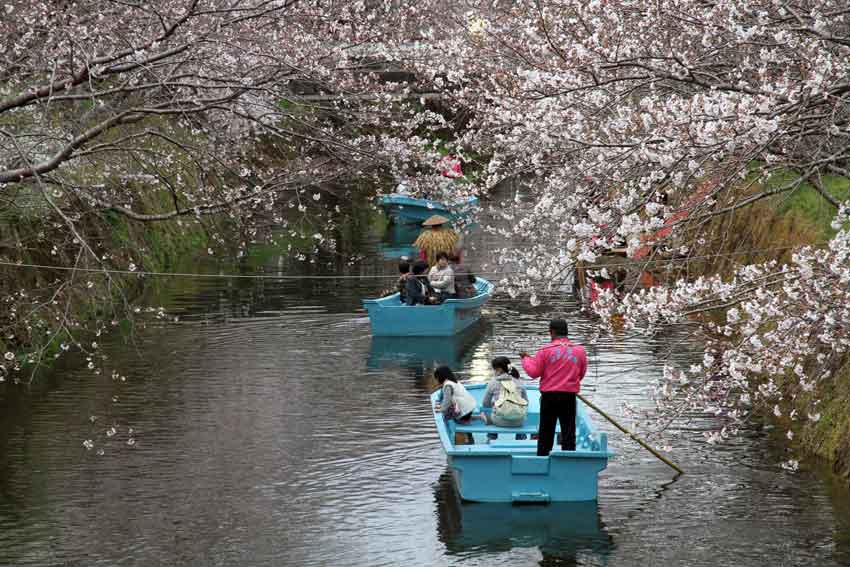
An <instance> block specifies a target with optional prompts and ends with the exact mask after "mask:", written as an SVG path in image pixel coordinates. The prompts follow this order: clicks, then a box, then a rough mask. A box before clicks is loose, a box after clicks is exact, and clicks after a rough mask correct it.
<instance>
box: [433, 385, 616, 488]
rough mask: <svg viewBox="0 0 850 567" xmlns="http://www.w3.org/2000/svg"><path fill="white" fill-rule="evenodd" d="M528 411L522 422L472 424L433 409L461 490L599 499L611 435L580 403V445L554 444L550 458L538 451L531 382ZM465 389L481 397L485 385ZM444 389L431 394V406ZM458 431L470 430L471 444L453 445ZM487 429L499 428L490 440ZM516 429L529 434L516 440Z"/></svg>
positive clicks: (535, 403) (536, 412) (535, 390)
mask: <svg viewBox="0 0 850 567" xmlns="http://www.w3.org/2000/svg"><path fill="white" fill-rule="evenodd" d="M525 388H526V392H527V393H528V402H529V404H528V416H527V418H526V423H525V425H524V426H523V427H496V426H495V425H485V424H484V422H483V421H480V420H473V421H472V423H471V424H470V425H460V424H457V423H455V422H449V423H446V422H445V420H444V419H443V416H442V415H441V414H438V413H435V414H434V420H435V422H436V424H437V433H438V434H439V436H440V442H441V443H442V444H443V449H444V450H445V451H446V456H447V457H448V460H449V468H450V470H451V473H452V477H453V478H454V481H455V484H456V485H457V490H458V492H459V493H460V496H461V498H462V499H464V500H470V501H473V502H542V503H548V502H583V501H588V500H596V495H597V475H598V474H599V472H600V471H602V470H604V469H605V467H607V466H608V458H609V457H611V456H612V455H613V453H611V452H609V451H608V438H607V436H606V434H605V433H600V432H597V431H596V429H595V427H594V426H593V422H592V421H591V420H590V417H589V416H588V413H587V409H586V408H585V406H584V404H583V403H581V401H579V402H578V412H577V413H578V415H577V416H576V450H575V451H561V449H560V447H559V446H558V445H557V444H556V445H555V449H554V450H553V451H552V453H551V454H550V455H549V456H548V457H538V456H537V454H536V453H537V441H536V440H532V439H531V434H533V433H535V434H536V433H537V426H538V423H539V417H540V391H539V390H538V388H537V385H532V384H527V385H526V386H525ZM466 389H467V390H469V393H470V394H472V395H473V396H475V398H476V399H477V400H478V401H479V403H480V401H481V397H482V396H483V395H484V390H485V389H486V384H485V383H481V384H466ZM439 395H440V390H437V391H436V392H434V393H433V394H431V405H432V407H433V405H434V404H435V403H436V402H437V398H438V396H439ZM455 433H470V434H472V436H473V439H474V441H475V443H474V444H472V445H455ZM487 433H496V434H497V438H496V439H488V438H487ZM517 433H525V434H526V439H524V440H517V439H516V434H517Z"/></svg>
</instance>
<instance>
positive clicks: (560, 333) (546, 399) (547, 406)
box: [519, 319, 587, 457]
mask: <svg viewBox="0 0 850 567" xmlns="http://www.w3.org/2000/svg"><path fill="white" fill-rule="evenodd" d="M567 332H568V329H567V322H566V321H564V320H563V319H552V320H551V321H550V322H549V336H550V337H551V339H552V342H550V343H549V344H548V345H545V346H544V347H542V348H541V349H540V350H538V351H537V353H536V354H535V355H534V356H531V355H529V354H528V353H527V352H521V353H520V354H519V355H520V357H521V358H522V368H523V369H524V370H525V372H526V374H528V376H529V377H530V378H540V425H539V427H538V430H537V455H538V456H540V457H546V456H548V455H549V453H550V452H551V451H552V446H553V445H554V443H555V423H556V422H560V423H561V449H563V450H564V451H575V449H576V394H577V393H578V392H579V390H580V387H581V380H582V378H584V375H585V374H586V373H587V353H585V351H584V347H582V346H581V345H577V344H575V343H573V342H572V341H570V340H569V339H568V338H567Z"/></svg>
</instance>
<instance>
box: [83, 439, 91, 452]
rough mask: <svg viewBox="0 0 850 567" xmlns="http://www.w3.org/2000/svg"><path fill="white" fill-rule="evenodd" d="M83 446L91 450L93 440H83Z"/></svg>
mask: <svg viewBox="0 0 850 567" xmlns="http://www.w3.org/2000/svg"><path fill="white" fill-rule="evenodd" d="M83 447H85V448H86V450H88V451H91V450H92V448H93V447H94V442H93V441H92V440H91V439H86V440H85V441H83Z"/></svg>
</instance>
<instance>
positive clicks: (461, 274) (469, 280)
mask: <svg viewBox="0 0 850 567" xmlns="http://www.w3.org/2000/svg"><path fill="white" fill-rule="evenodd" d="M449 264H450V265H451V267H452V271H453V272H454V275H455V294H456V295H455V297H457V298H458V299H466V298H467V297H475V276H474V275H472V274H471V273H469V269H468V268H467V267H466V266H465V265H463V264H461V262H460V256H459V255H457V254H454V253H452V254H450V255H449Z"/></svg>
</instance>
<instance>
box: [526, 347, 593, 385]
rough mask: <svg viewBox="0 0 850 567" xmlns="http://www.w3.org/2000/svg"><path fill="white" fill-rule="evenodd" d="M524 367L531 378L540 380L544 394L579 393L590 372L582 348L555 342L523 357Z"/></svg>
mask: <svg viewBox="0 0 850 567" xmlns="http://www.w3.org/2000/svg"><path fill="white" fill-rule="evenodd" d="M522 367H523V369H524V370H525V372H526V374H528V375H529V376H530V377H532V378H540V391H541V392H578V391H579V390H580V388H581V386H580V384H581V379H582V378H584V375H585V373H586V372H587V354H586V353H585V352H584V347H583V346H581V345H576V344H573V343H571V342H570V341H569V340H568V339H555V340H554V341H552V342H551V343H549V344H548V345H546V346H544V347H543V348H541V349H540V350H538V351H537V354H535V355H534V356H526V357H523V359H522ZM541 376H542V378H541Z"/></svg>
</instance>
